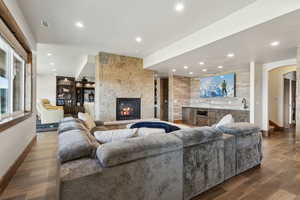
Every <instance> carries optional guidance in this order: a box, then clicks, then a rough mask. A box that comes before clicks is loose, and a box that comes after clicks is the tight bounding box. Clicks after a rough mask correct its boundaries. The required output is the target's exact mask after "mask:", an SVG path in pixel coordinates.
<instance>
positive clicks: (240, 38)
mask: <svg viewBox="0 0 300 200" xmlns="http://www.w3.org/2000/svg"><path fill="white" fill-rule="evenodd" d="M17 1H18V2H19V6H20V8H21V10H22V11H23V13H24V15H25V17H26V18H27V21H28V22H29V24H30V26H31V28H32V30H33V32H34V34H35V36H36V38H37V41H38V43H39V44H38V47H37V54H38V56H37V57H38V61H37V65H38V69H37V70H38V73H40V74H51V73H52V74H53V73H54V72H53V71H52V69H53V68H55V69H57V74H59V75H66V76H76V74H77V72H78V70H80V68H81V67H82V66H83V61H84V57H86V56H87V55H96V54H97V53H98V52H100V51H106V52H111V53H116V54H121V55H128V56H136V57H143V58H145V57H147V56H149V55H152V54H154V53H155V52H159V50H160V49H162V48H164V47H166V46H168V45H171V44H174V43H175V42H176V41H178V40H180V39H182V38H184V37H187V36H189V35H191V34H193V33H194V32H196V31H199V30H202V29H204V28H205V27H207V26H209V25H212V24H214V23H216V22H218V21H219V20H222V19H224V18H225V17H227V16H230V17H234V14H233V13H238V12H239V14H240V15H241V16H244V15H243V14H245V12H244V10H247V9H248V10H251V9H253V8H254V7H255V6H256V7H261V6H260V5H261V4H262V3H264V4H269V5H270V6H271V5H272V3H273V5H275V1H276V4H277V5H279V6H278V7H279V8H280V7H282V6H280V4H284V5H286V7H287V8H288V7H290V8H294V10H295V9H296V7H297V6H298V4H299V2H298V0H287V1H285V2H281V1H280V0H257V1H255V0H231V1H219V0H202V1H197V0H181V1H183V2H184V4H185V10H184V12H182V13H178V12H175V11H174V5H175V3H176V2H178V1H179V0H151V1H149V0H131V1H120V0H109V1H108V0H106V1H104V0H85V1H82V0H48V1H43V2H42V3H41V1H37V0H17ZM266 9H267V8H263V9H262V10H261V12H260V14H261V15H260V17H262V18H263V17H264V14H263V13H265V12H264V11H265V10H266ZM284 9H285V8H283V10H284ZM285 12H286V13H288V12H291V11H288V9H286V11H285ZM250 13H252V14H253V13H255V12H250ZM273 13H274V14H275V13H276V12H275V11H274V12H273ZM275 16H276V15H275ZM248 17H249V16H248ZM299 17H300V11H296V12H293V13H290V14H288V15H285V16H283V17H279V18H276V19H274V20H272V21H268V22H267V23H264V24H260V25H258V26H255V27H253V28H251V29H248V30H244V31H242V32H239V33H237V34H234V35H231V36H229V37H226V38H224V39H221V40H218V41H216V42H213V43H210V44H209V45H206V46H202V47H201V48H197V49H195V50H192V51H189V52H188V53H184V54H181V55H180V56H176V57H172V58H170V59H167V60H165V61H163V62H160V63H158V64H155V65H153V66H151V67H150V68H151V69H153V70H157V71H159V72H160V73H162V74H167V73H168V72H169V71H170V70H171V69H173V68H175V69H177V71H176V74H178V75H185V76H186V75H188V72H190V71H193V72H194V75H193V76H198V75H201V74H203V72H202V71H201V69H202V68H207V69H208V72H207V73H216V72H218V70H217V69H216V67H217V66H218V65H223V66H224V70H234V69H236V68H241V67H246V66H248V64H249V62H250V61H256V62H259V63H266V62H273V61H278V60H282V59H288V58H294V57H295V53H296V46H297V45H298V44H299V43H300V40H299V37H298V36H299V35H300V31H299V30H298V27H299V25H300V21H299V20H296V19H299ZM265 19H266V18H265ZM41 20H46V21H47V22H48V23H49V28H45V27H42V26H41V24H40V23H41ZM76 21H82V22H83V23H84V26H85V27H84V28H83V29H81V30H80V29H78V28H77V27H75V26H74V23H75V22H76ZM240 21H243V19H241V20H240ZM265 21H267V20H265ZM229 23H230V20H229ZM232 25H233V24H232ZM233 27H234V25H233ZM137 36H140V37H142V39H143V41H142V43H137V42H136V41H135V37H137ZM274 40H280V42H281V44H280V46H278V47H276V48H271V47H270V46H269V43H270V42H271V41H274ZM49 52H50V53H52V54H53V55H52V56H47V54H48V53H49ZM229 52H233V53H235V58H233V59H228V58H226V54H227V53H229ZM200 61H204V62H205V63H206V65H205V66H203V67H202V66H200V65H199V64H198V63H199V62H200ZM51 62H53V63H55V65H54V66H51V65H50V63H51ZM184 65H188V66H189V70H183V66H184ZM83 71H84V70H83Z"/></svg>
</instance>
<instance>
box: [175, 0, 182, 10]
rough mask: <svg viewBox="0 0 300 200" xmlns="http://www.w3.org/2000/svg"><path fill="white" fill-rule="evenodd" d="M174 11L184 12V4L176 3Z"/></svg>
mask: <svg viewBox="0 0 300 200" xmlns="http://www.w3.org/2000/svg"><path fill="white" fill-rule="evenodd" d="M175 10H176V11H178V12H181V11H183V10H184V4H183V3H182V2H178V3H176V4H175Z"/></svg>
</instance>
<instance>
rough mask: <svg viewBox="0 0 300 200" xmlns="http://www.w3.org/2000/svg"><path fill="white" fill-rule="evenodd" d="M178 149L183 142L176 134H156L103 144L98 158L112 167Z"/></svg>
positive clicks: (99, 149) (99, 148) (103, 163)
mask: <svg viewBox="0 0 300 200" xmlns="http://www.w3.org/2000/svg"><path fill="white" fill-rule="evenodd" d="M178 149H182V142H181V141H180V140H179V139H178V138H176V137H175V136H173V135H167V134H155V135H149V136H146V137H136V138H130V139H126V140H124V141H117V142H111V143H106V144H103V145H101V146H100V147H98V149H97V158H98V159H99V161H100V163H101V164H102V165H103V166H104V167H112V166H116V165H119V164H122V163H126V162H129V161H134V160H138V159H142V158H145V157H149V156H154V155H158V154H162V153H166V152H170V151H175V150H178Z"/></svg>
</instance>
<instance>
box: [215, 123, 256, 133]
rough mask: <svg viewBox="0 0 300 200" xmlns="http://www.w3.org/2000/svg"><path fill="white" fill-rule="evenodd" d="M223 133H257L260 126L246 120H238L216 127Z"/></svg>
mask: <svg viewBox="0 0 300 200" xmlns="http://www.w3.org/2000/svg"><path fill="white" fill-rule="evenodd" d="M218 129H219V130H221V131H222V132H224V133H227V134H232V135H248V134H252V133H257V132H259V131H260V128H259V127H258V126H256V125H254V124H250V123H248V122H238V123H231V124H226V125H223V126H219V127H218Z"/></svg>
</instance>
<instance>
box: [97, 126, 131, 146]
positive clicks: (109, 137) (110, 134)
mask: <svg viewBox="0 0 300 200" xmlns="http://www.w3.org/2000/svg"><path fill="white" fill-rule="evenodd" d="M136 132H137V129H136V128H135V129H117V130H109V131H96V132H94V135H95V138H96V139H97V141H98V142H100V143H102V144H105V143H109V142H114V141H121V140H125V139H127V138H131V137H135V136H136Z"/></svg>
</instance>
